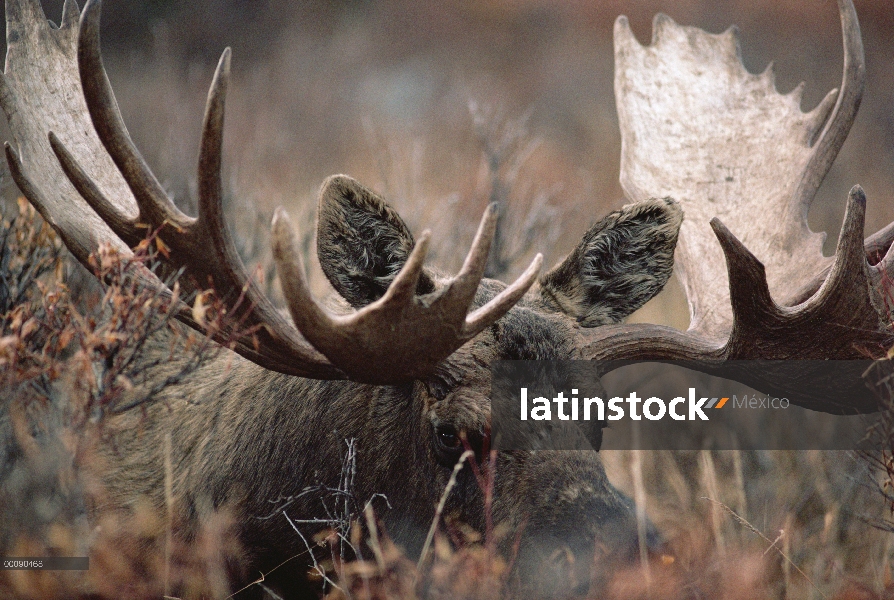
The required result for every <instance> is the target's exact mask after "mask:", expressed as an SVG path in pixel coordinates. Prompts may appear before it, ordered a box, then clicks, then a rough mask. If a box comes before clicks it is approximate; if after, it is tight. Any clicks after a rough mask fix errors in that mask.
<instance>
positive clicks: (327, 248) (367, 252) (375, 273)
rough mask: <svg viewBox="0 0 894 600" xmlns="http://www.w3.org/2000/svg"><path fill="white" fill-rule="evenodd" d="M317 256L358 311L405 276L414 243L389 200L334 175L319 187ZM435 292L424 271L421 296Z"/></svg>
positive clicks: (339, 289)
mask: <svg viewBox="0 0 894 600" xmlns="http://www.w3.org/2000/svg"><path fill="white" fill-rule="evenodd" d="M318 215H319V216H318V217H317V255H318V256H319V259H320V266H321V267H322V268H323V273H325V275H326V278H327V279H328V280H329V282H330V283H331V284H332V286H333V287H334V288H335V290H336V291H337V292H338V293H339V294H340V295H341V296H342V297H343V298H344V299H345V300H347V301H348V303H350V304H351V306H353V307H354V308H361V307H363V306H366V305H367V304H369V303H371V302H374V301H376V300H378V299H379V298H381V297H382V295H383V294H384V293H385V292H386V291H387V290H388V286H389V285H390V284H391V282H392V281H393V280H394V278H395V277H396V276H397V274H398V273H399V272H400V270H401V268H402V267H403V266H404V263H406V262H407V258H409V256H410V252H411V251H412V250H413V246H414V245H415V240H414V239H413V234H412V233H410V230H409V228H407V225H406V223H404V221H403V219H401V217H400V215H399V214H397V211H395V210H394V209H393V208H391V207H390V206H389V205H388V204H387V203H386V202H385V200H384V199H383V198H382V197H381V196H379V195H378V194H376V193H375V192H373V191H372V190H370V189H368V188H366V187H364V186H363V185H361V184H360V183H358V182H357V181H356V180H354V179H352V178H350V177H348V176H347V175H333V176H332V177H329V178H328V179H326V181H325V182H324V183H323V186H322V188H321V189H320V202H319V213H318ZM432 291H434V283H433V281H432V279H431V277H430V276H429V275H428V274H427V273H425V272H423V273H422V275H421V277H420V278H419V285H418V286H417V288H416V293H417V294H427V293H430V292H432Z"/></svg>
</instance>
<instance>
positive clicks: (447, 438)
mask: <svg viewBox="0 0 894 600" xmlns="http://www.w3.org/2000/svg"><path fill="white" fill-rule="evenodd" d="M437 435H438V443H439V444H441V445H442V446H443V447H444V448H448V449H451V450H452V449H454V448H459V447H461V446H462V440H461V439H460V437H459V434H458V433H457V431H456V429H454V428H453V427H452V426H449V425H447V426H442V427H438V429H437Z"/></svg>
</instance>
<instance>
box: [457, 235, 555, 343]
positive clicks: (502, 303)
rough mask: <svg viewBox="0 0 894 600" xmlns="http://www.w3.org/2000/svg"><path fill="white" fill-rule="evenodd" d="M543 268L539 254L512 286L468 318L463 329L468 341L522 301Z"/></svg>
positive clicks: (541, 256) (541, 257)
mask: <svg viewBox="0 0 894 600" xmlns="http://www.w3.org/2000/svg"><path fill="white" fill-rule="evenodd" d="M542 266H543V255H542V254H540V253H539V252H538V253H537V256H535V257H534V260H532V261H531V264H530V265H528V268H527V269H525V270H524V272H522V274H521V275H519V276H518V279H516V280H515V281H514V282H513V283H512V285H510V286H509V287H507V288H506V289H504V290H503V291H502V292H500V293H499V294H497V295H496V296H494V298H493V299H492V300H491V301H490V302H488V303H487V304H485V305H484V306H482V307H481V308H479V309H478V310H476V311H475V312H473V313H471V314H470V315H469V316H468V317H467V318H466V324H465V327H464V328H463V335H464V336H465V337H466V339H471V338H473V337H475V336H476V335H478V334H479V333H480V332H482V331H483V330H484V329H485V328H486V327H490V326H491V325H493V324H494V323H495V322H496V321H497V320H498V319H499V318H500V317H502V316H503V315H504V314H506V312H507V311H508V310H509V309H510V308H512V307H513V306H515V304H516V303H517V302H518V301H519V300H521V297H522V296H524V295H525V293H526V292H527V291H528V290H529V289H530V288H531V286H532V285H534V282H535V281H537V277H538V275H539V274H540V268H541V267H542Z"/></svg>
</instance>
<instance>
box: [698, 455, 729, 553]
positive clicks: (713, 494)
mask: <svg viewBox="0 0 894 600" xmlns="http://www.w3.org/2000/svg"><path fill="white" fill-rule="evenodd" d="M700 459H701V466H702V483H703V485H704V486H705V489H707V490H708V495H709V498H710V499H711V501H712V502H717V503H719V500H717V498H718V497H719V493H718V489H719V488H718V486H717V470H716V469H715V468H714V459H713V457H712V456H711V452H710V451H709V450H702V451H701V456H700ZM711 528H712V530H713V532H714V543H715V544H717V552H718V553H719V554H720V555H721V556H723V555H725V554H726V540H724V538H723V527H722V523H721V520H720V510H719V509H718V507H717V505H716V504H712V505H711Z"/></svg>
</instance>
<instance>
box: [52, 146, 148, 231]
mask: <svg viewBox="0 0 894 600" xmlns="http://www.w3.org/2000/svg"><path fill="white" fill-rule="evenodd" d="M48 137H49V140H50V147H52V149H53V152H54V153H55V154H56V158H58V159H59V165H60V166H61V167H62V170H63V171H64V172H65V175H66V176H67V177H68V180H69V181H71V183H72V185H74V186H75V189H76V190H78V193H79V194H80V195H81V196H82V197H83V198H84V200H86V201H87V204H89V205H90V208H92V209H93V210H95V211H96V214H98V215H99V216H100V218H101V219H102V220H103V221H105V222H106V223H107V224H108V226H109V227H111V229H112V231H114V232H115V235H117V236H118V237H120V238H121V239H122V240H124V243H126V244H127V245H128V246H130V247H133V246H136V245H137V244H138V243H139V242H140V240H141V239H142V238H144V237H145V235H146V232H145V230H143V231H141V230H140V229H139V228H138V227H137V226H136V223H135V221H133V220H131V219H129V218H127V217H126V216H125V215H123V214H121V211H120V210H118V209H117V208H116V207H115V205H114V204H112V203H111V202H109V199H108V198H106V197H105V194H103V193H102V190H100V189H99V186H98V185H96V182H95V181H93V180H92V179H91V178H90V176H89V175H87V173H86V172H85V171H84V169H83V168H81V165H80V164H79V163H78V161H77V159H75V157H74V156H72V154H71V152H69V151H68V148H66V147H65V144H64V143H62V140H60V139H59V138H58V137H57V136H56V134H55V133H53V132H52V131H51V132H50V133H49V136H48Z"/></svg>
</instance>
